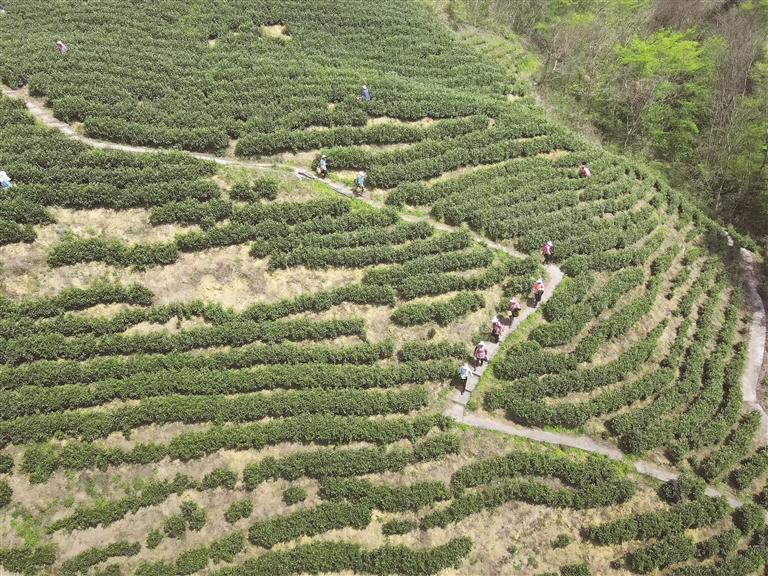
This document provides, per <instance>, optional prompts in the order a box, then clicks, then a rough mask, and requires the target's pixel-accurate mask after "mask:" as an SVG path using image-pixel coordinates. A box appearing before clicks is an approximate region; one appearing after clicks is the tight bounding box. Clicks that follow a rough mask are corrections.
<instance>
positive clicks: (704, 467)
mask: <svg viewBox="0 0 768 576" xmlns="http://www.w3.org/2000/svg"><path fill="white" fill-rule="evenodd" d="M759 427H760V414H759V413H758V412H750V413H749V414H747V415H746V416H744V417H743V418H742V419H741V421H740V422H739V425H738V426H737V427H736V429H735V430H733V432H731V434H730V435H729V436H728V438H726V440H725V442H724V443H723V445H722V446H721V447H720V448H719V449H718V450H717V451H715V452H713V453H712V454H710V455H708V456H707V457H706V458H705V459H704V460H703V461H702V462H701V465H700V466H699V474H701V476H702V477H703V478H704V479H706V480H709V481H711V480H714V479H715V478H717V477H719V476H721V475H723V474H725V473H726V472H727V471H728V470H730V469H731V468H733V467H734V466H735V465H736V463H737V462H738V461H739V460H740V459H741V458H743V457H744V456H746V455H747V454H748V453H749V451H750V450H751V448H752V442H753V440H754V438H755V434H757V431H758V428H759Z"/></svg>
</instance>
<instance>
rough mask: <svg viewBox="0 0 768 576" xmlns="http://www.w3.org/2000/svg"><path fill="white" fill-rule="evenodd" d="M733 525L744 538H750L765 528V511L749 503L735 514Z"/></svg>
mask: <svg viewBox="0 0 768 576" xmlns="http://www.w3.org/2000/svg"><path fill="white" fill-rule="evenodd" d="M733 524H734V526H736V528H738V529H739V530H740V531H741V533H742V534H743V535H744V536H750V535H752V534H753V533H755V532H757V531H758V530H759V529H761V528H763V527H764V526H765V511H764V510H763V509H762V508H760V506H758V505H757V504H753V503H752V502H747V503H746V504H743V505H742V506H741V507H739V508H737V509H736V510H735V511H734V512H733Z"/></svg>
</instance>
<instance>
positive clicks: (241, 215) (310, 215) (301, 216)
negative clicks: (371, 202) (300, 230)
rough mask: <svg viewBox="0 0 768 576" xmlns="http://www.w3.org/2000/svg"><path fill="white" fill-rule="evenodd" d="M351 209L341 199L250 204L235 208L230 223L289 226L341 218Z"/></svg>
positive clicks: (349, 204)
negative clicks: (323, 219) (310, 221)
mask: <svg viewBox="0 0 768 576" xmlns="http://www.w3.org/2000/svg"><path fill="white" fill-rule="evenodd" d="M351 209H352V204H351V203H350V202H349V201H348V200H345V199H343V198H323V199H319V200H309V201H307V202H280V203H276V204H250V205H247V206H237V207H236V208H235V210H234V212H233V214H232V221H233V222H240V223H242V224H257V223H259V222H264V221H269V222H272V223H280V224H288V225H291V224H299V223H301V222H306V221H308V220H314V219H316V218H323V217H326V216H335V217H339V216H343V215H344V214H346V213H347V212H349V211H350V210H351Z"/></svg>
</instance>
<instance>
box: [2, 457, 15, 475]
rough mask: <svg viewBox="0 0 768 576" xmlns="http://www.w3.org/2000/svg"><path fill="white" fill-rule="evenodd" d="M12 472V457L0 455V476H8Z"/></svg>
mask: <svg viewBox="0 0 768 576" xmlns="http://www.w3.org/2000/svg"><path fill="white" fill-rule="evenodd" d="M12 471H13V457H12V456H10V455H9V454H3V453H0V474H9V473H10V472H12Z"/></svg>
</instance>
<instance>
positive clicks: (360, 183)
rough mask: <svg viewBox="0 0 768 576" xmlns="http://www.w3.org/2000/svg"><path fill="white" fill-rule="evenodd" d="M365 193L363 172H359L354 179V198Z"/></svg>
mask: <svg viewBox="0 0 768 576" xmlns="http://www.w3.org/2000/svg"><path fill="white" fill-rule="evenodd" d="M364 192H365V172H363V171H360V172H358V173H357V176H356V177H355V196H362V195H363V193H364Z"/></svg>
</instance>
